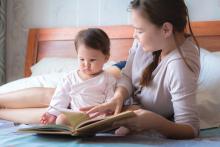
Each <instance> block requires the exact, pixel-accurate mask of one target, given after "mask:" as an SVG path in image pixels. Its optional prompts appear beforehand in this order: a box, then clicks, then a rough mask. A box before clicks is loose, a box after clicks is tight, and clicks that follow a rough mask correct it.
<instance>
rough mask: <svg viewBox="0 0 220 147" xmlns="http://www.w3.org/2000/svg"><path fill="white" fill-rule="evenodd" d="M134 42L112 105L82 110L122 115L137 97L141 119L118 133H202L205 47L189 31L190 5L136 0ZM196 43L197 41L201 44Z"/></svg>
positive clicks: (125, 123)
mask: <svg viewBox="0 0 220 147" xmlns="http://www.w3.org/2000/svg"><path fill="white" fill-rule="evenodd" d="M130 8H131V17H132V25H133V26H134V29H135V32H134V38H135V39H136V42H135V43H134V45H133V47H132V48H131V50H130V54H129V58H128V60H127V63H126V66H125V68H124V69H123V70H122V76H121V79H120V81H119V82H118V85H117V89H116V91H115V94H114V96H113V99H112V101H110V102H108V103H105V104H101V105H98V106H95V107H87V108H82V109H81V110H82V111H87V113H88V114H91V113H99V114H101V113H105V112H107V111H108V112H109V111H112V112H114V113H116V114H117V113H119V112H120V111H121V108H122V104H123V102H124V101H125V99H126V98H128V97H130V96H132V97H133V98H134V100H136V101H138V102H139V104H140V105H141V107H142V108H141V109H138V110H136V111H135V113H136V115H137V116H136V117H133V118H129V119H126V120H123V121H120V122H117V123H115V124H114V125H115V126H124V127H120V128H119V129H117V130H116V134H119V135H126V134H127V133H129V132H140V131H148V130H155V131H158V132H159V133H161V134H163V135H164V136H166V137H168V138H175V139H189V138H194V137H196V136H198V134H199V118H198V115H197V111H196V106H195V91H196V88H197V80H198V77H199V72H200V63H199V46H198V44H197V47H196V46H195V45H194V44H193V42H192V38H193V39H194V40H195V37H194V36H193V33H192V31H191V27H190V25H189V27H190V31H191V36H192V37H190V36H189V35H187V34H186V33H185V32H184V31H185V28H186V25H187V21H188V22H189V16H188V11H187V7H186V5H185V3H184V0H133V1H131V3H130ZM195 42H197V41H196V40H195Z"/></svg>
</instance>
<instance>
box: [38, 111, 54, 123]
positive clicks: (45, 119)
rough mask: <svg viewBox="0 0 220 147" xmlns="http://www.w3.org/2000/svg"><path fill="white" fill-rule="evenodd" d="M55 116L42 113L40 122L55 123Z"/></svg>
mask: <svg viewBox="0 0 220 147" xmlns="http://www.w3.org/2000/svg"><path fill="white" fill-rule="evenodd" d="M56 118H57V117H56V116H54V115H52V114H49V113H47V112H46V113H44V114H43V115H42V117H41V120H40V123H41V124H45V125H46V124H55V122H56Z"/></svg>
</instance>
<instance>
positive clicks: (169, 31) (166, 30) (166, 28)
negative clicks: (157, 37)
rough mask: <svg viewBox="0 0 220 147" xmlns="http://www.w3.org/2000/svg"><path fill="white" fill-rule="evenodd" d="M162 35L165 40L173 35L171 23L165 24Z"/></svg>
mask: <svg viewBox="0 0 220 147" xmlns="http://www.w3.org/2000/svg"><path fill="white" fill-rule="evenodd" d="M162 33H163V35H164V37H165V38H168V37H170V36H171V35H172V34H173V25H172V24H171V23H169V22H165V23H164V24H163V26H162Z"/></svg>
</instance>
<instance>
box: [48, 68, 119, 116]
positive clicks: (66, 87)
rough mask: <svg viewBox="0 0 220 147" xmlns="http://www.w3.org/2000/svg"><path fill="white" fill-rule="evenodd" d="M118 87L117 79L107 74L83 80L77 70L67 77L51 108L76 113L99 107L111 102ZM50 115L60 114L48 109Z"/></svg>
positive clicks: (54, 96) (53, 98)
mask: <svg viewBox="0 0 220 147" xmlns="http://www.w3.org/2000/svg"><path fill="white" fill-rule="evenodd" d="M115 86H116V79H115V77H114V76H112V75H111V74H109V73H107V72H105V71H104V72H102V73H101V74H99V75H97V76H96V77H93V78H91V79H88V80H82V79H81V78H80V77H79V75H78V73H77V70H75V71H73V72H71V73H69V74H68V75H67V76H65V77H64V78H63V80H62V82H61V83H60V84H58V87H57V88H56V90H55V93H54V95H53V97H52V100H51V102H50V105H51V106H54V107H57V108H68V107H69V106H70V108H71V109H73V110H74V111H78V109H79V108H81V107H86V106H93V105H98V104H101V103H104V102H107V101H109V100H110V99H111V98H112V97H113V95H114V90H115ZM48 113H50V114H53V115H55V116H58V115H59V114H60V113H59V112H58V111H56V110H54V109H53V108H51V107H49V108H48Z"/></svg>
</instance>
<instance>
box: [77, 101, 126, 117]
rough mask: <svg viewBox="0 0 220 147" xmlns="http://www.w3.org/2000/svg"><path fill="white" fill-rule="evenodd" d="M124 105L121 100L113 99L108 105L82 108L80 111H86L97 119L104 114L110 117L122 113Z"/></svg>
mask: <svg viewBox="0 0 220 147" xmlns="http://www.w3.org/2000/svg"><path fill="white" fill-rule="evenodd" d="M122 105H123V100H121V99H120V98H113V99H112V100H111V101H109V102H107V103H103V104H100V105H97V106H90V107H83V108H80V111H84V112H86V113H87V114H89V115H90V117H96V116H99V115H102V114H105V115H110V114H113V113H114V114H118V113H120V112H121V109H122Z"/></svg>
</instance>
